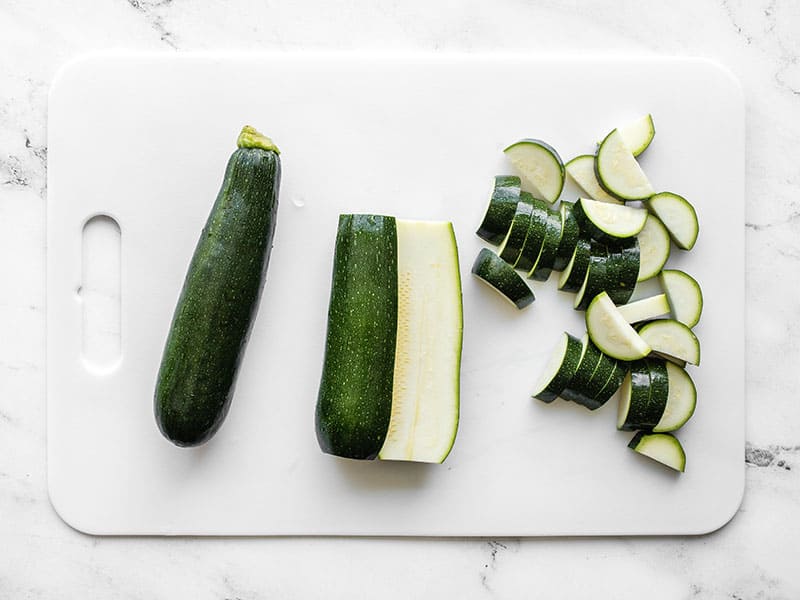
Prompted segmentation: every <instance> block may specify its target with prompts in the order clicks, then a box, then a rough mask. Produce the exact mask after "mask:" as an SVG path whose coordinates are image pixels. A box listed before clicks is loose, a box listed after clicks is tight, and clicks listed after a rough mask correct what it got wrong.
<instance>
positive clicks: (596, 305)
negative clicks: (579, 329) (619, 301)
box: [586, 292, 650, 360]
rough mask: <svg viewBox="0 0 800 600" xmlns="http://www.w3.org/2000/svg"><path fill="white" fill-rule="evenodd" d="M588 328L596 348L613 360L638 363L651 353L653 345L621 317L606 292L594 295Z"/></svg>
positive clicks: (587, 313) (587, 320)
mask: <svg viewBox="0 0 800 600" xmlns="http://www.w3.org/2000/svg"><path fill="white" fill-rule="evenodd" d="M586 329H587V331H588V332H589V337H590V338H591V340H592V342H593V343H594V345H595V346H597V347H598V348H600V350H602V351H603V352H604V353H605V354H608V355H609V356H611V357H612V358H616V359H618V360H637V359H639V358H644V357H645V356H647V355H648V354H650V346H648V345H647V342H645V341H644V340H643V339H642V338H641V337H640V336H639V334H638V333H636V330H635V329H634V328H633V327H631V325H630V324H629V323H628V322H627V321H626V320H625V318H624V317H623V316H622V315H621V314H620V312H619V309H617V307H616V306H615V305H614V303H613V302H612V301H611V298H610V297H609V295H608V293H606V292H601V293H599V294H598V295H597V296H595V298H594V299H593V300H592V302H591V303H590V304H589V308H587V309H586Z"/></svg>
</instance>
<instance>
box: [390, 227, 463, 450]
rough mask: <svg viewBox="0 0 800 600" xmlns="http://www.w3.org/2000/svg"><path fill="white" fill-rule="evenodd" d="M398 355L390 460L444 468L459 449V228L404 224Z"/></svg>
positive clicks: (399, 267) (400, 245)
mask: <svg viewBox="0 0 800 600" xmlns="http://www.w3.org/2000/svg"><path fill="white" fill-rule="evenodd" d="M397 253H398V256H397V301H398V306H397V313H398V315H397V347H396V351H395V365H394V385H393V393H392V411H391V417H390V420H389V430H388V432H387V435H386V440H385V441H384V444H383V447H382V448H381V451H380V453H379V455H378V457H379V458H381V459H383V460H408V461H418V462H429V463H440V462H442V461H443V460H444V459H445V458H446V457H447V455H448V454H449V452H450V450H451V448H452V447H453V443H454V441H455V436H456V431H457V429H458V416H459V385H460V383H459V382H460V375H459V373H460V364H461V332H462V326H463V321H462V307H461V278H460V275H459V266H458V251H457V249H456V239H455V234H454V232H453V226H452V225H451V224H450V223H444V222H422V221H402V220H400V219H398V220H397Z"/></svg>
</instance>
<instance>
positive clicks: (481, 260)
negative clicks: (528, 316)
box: [472, 248, 535, 309]
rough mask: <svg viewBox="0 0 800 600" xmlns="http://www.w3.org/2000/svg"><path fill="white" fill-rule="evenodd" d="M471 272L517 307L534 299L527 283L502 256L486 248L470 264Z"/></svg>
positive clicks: (524, 305)
mask: <svg viewBox="0 0 800 600" xmlns="http://www.w3.org/2000/svg"><path fill="white" fill-rule="evenodd" d="M472 274H473V275H475V276H476V277H477V278H478V279H479V280H480V281H483V282H484V283H486V284H488V285H489V286H490V287H492V288H494V289H495V290H497V291H498V292H500V294H501V295H502V296H503V297H504V298H506V299H507V300H508V301H509V302H511V303H512V304H513V305H514V306H516V307H517V308H519V309H523V308H525V307H526V306H528V305H529V304H530V303H532V302H533V301H534V299H535V298H534V295H533V292H532V291H531V288H529V287H528V284H526V283H525V281H524V280H523V279H522V277H520V276H519V274H518V273H517V272H516V271H515V270H514V267H512V266H511V265H509V264H508V263H507V262H506V261H504V260H503V259H502V258H500V257H499V256H497V255H496V254H495V253H494V252H492V251H491V250H489V249H488V248H483V249H481V251H480V252H479V253H478V256H477V257H476V258H475V262H474V263H473V264H472Z"/></svg>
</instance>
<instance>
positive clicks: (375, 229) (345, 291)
mask: <svg viewBox="0 0 800 600" xmlns="http://www.w3.org/2000/svg"><path fill="white" fill-rule="evenodd" d="M396 342H397V227H396V223H395V219H394V217H386V216H380V215H340V216H339V229H338V233H337V236H336V250H335V253H334V257H333V281H332V283H331V298H330V304H329V306H328V334H327V341H326V343H325V359H324V362H323V367H322V379H321V381H320V385H319V396H318V398H317V411H316V430H317V441H318V442H319V446H320V448H321V449H322V451H323V452H325V453H327V454H333V455H336V456H342V457H345V458H356V459H367V460H370V459H374V458H376V457H377V456H378V452H380V449H381V447H382V446H383V442H384V440H385V439H386V433H387V431H388V429H389V418H390V416H391V412H392V385H393V379H394V357H395V345H396Z"/></svg>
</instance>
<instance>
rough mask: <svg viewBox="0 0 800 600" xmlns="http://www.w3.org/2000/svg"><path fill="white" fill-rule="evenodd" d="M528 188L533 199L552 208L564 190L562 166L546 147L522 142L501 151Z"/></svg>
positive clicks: (535, 142)
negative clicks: (548, 204) (543, 202)
mask: <svg viewBox="0 0 800 600" xmlns="http://www.w3.org/2000/svg"><path fill="white" fill-rule="evenodd" d="M503 152H505V154H506V156H508V158H509V160H510V161H511V164H512V165H514V168H515V169H516V170H517V172H518V173H519V175H520V178H521V179H522V187H523V188H527V191H530V192H531V193H532V194H533V195H534V196H535V197H536V198H539V199H541V200H544V201H546V202H549V203H550V204H552V203H553V202H555V201H556V200H558V197H559V196H560V195H561V190H562V189H563V187H564V162H563V161H562V160H561V157H560V156H559V155H558V152H556V151H555V148H553V147H552V146H550V145H549V144H547V143H545V142H543V141H541V140H534V139H524V140H520V141H518V142H516V143H515V144H511V145H510V146H509V147H508V148H506V149H505V150H503Z"/></svg>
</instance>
